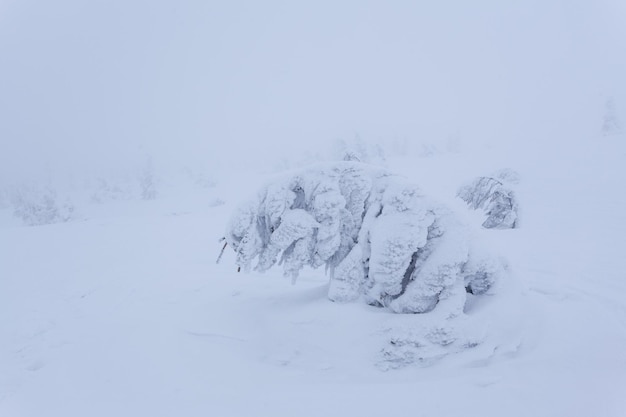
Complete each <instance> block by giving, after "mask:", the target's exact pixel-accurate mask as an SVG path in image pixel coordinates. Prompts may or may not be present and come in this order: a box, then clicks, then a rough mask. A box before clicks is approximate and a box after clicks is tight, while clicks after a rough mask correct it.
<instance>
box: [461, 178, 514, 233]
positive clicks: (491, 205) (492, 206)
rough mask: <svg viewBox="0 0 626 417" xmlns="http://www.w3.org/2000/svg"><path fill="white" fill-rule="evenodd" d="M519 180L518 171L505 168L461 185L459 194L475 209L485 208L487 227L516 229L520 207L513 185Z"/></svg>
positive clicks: (484, 223) (484, 224) (485, 223)
mask: <svg viewBox="0 0 626 417" xmlns="http://www.w3.org/2000/svg"><path fill="white" fill-rule="evenodd" d="M518 182H519V178H518V175H517V173H516V172H514V171H512V170H510V169H503V170H501V171H499V172H497V173H496V174H494V175H492V176H488V177H478V178H476V179H475V180H474V181H473V182H471V183H470V184H468V185H464V186H463V187H461V188H460V189H459V191H458V193H457V195H458V196H459V197H460V198H461V199H462V200H463V201H465V202H466V203H467V204H468V205H469V207H470V208H472V209H474V210H478V209H480V210H484V212H485V214H486V215H487V219H486V220H485V221H484V222H483V224H482V225H483V227H484V228H486V229H514V228H515V227H517V223H518V207H517V200H516V198H515V194H514V192H513V190H512V188H511V187H512V186H514V185H515V184H517V183H518Z"/></svg>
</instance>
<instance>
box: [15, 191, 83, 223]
mask: <svg viewBox="0 0 626 417" xmlns="http://www.w3.org/2000/svg"><path fill="white" fill-rule="evenodd" d="M12 204H13V213H14V215H15V216H16V217H19V218H20V219H21V220H22V221H23V222H24V224H26V225H28V226H40V225H44V224H52V223H62V222H67V221H69V220H70V219H72V217H73V215H74V205H73V204H72V203H71V201H70V200H69V199H66V200H65V201H63V202H59V199H58V198H57V194H56V192H55V191H54V190H53V189H51V188H45V189H43V190H37V189H35V188H22V189H19V190H17V191H15V193H14V194H13V198H12Z"/></svg>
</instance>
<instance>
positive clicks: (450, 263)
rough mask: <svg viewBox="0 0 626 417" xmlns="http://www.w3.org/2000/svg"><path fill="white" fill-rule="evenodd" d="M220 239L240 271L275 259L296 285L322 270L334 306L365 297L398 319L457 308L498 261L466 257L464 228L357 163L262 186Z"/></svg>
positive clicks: (397, 181) (407, 188) (482, 286)
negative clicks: (307, 272)
mask: <svg viewBox="0 0 626 417" xmlns="http://www.w3.org/2000/svg"><path fill="white" fill-rule="evenodd" d="M226 239H227V242H228V244H230V246H231V247H232V248H234V249H235V251H236V253H237V260H236V262H237V264H238V266H239V267H240V268H243V269H244V270H246V271H247V270H250V269H252V264H253V262H254V261H255V260H256V264H255V265H254V269H255V270H257V271H267V270H268V269H270V268H271V267H272V266H274V265H275V264H276V263H277V262H278V261H279V259H280V261H279V262H280V263H281V264H283V268H284V272H285V275H286V276H288V277H289V278H291V279H292V281H293V282H295V281H296V279H297V277H298V273H299V272H300V270H301V269H302V268H303V267H304V266H307V265H308V266H310V267H313V268H317V267H320V266H322V265H324V266H325V267H326V269H327V270H328V271H329V273H330V287H329V291H328V297H329V298H330V299H331V300H333V301H340V302H345V301H353V300H356V299H359V298H362V299H363V300H364V301H366V302H367V303H368V304H370V305H375V306H381V307H387V308H388V309H390V310H391V311H393V312H396V313H426V312H430V311H432V310H433V309H435V307H437V306H445V307H443V308H444V309H445V312H446V314H447V316H448V317H455V316H458V315H460V314H461V313H462V312H463V308H464V305H465V299H466V293H468V292H469V293H472V294H476V295H479V294H483V293H485V292H487V291H488V290H489V288H490V287H491V285H492V284H493V282H494V279H495V277H496V276H497V275H498V274H500V273H501V268H499V267H498V262H496V261H491V260H475V259H473V258H471V257H470V253H471V252H470V244H469V237H468V232H467V229H466V228H465V227H464V226H463V225H462V224H461V223H459V222H458V221H457V220H456V219H455V218H454V216H453V215H452V213H451V212H450V211H449V210H447V209H446V208H444V207H442V206H440V205H437V204H435V203H433V202H431V201H430V200H429V199H427V198H425V197H424V196H423V195H422V193H421V192H420V190H419V188H418V187H416V186H415V185H413V184H411V183H409V182H407V181H406V180H405V179H403V178H402V177H399V176H394V175H391V174H389V173H388V172H386V171H384V170H382V169H378V168H374V167H372V166H369V165H364V164H361V163H357V162H340V163H336V164H332V165H322V166H317V167H315V168H310V169H307V170H305V171H303V172H300V173H298V174H295V175H291V176H288V177H286V178H283V179H280V180H278V181H276V182H274V183H272V184H271V185H268V186H267V187H265V188H264V189H263V190H262V191H261V192H260V193H259V195H258V198H257V199H256V200H255V201H253V202H250V203H248V204H247V205H245V206H243V207H241V208H240V209H239V210H238V211H237V212H236V213H235V214H234V215H233V217H232V220H231V223H230V226H229V227H228V231H227V235H226Z"/></svg>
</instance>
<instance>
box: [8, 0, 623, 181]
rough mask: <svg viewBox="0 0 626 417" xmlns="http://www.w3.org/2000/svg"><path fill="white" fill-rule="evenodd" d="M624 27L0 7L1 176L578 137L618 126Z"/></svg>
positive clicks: (362, 10)
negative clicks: (374, 144)
mask: <svg viewBox="0 0 626 417" xmlns="http://www.w3.org/2000/svg"><path fill="white" fill-rule="evenodd" d="M624 22H626V2H624V1H623V0H594V1H591V0H590V1H576V0H567V1H565V0H564V1H529V0H524V1H497V0H492V1H476V2H468V1H460V0H457V1H439V2H425V1H364V0H358V1H357V0H355V1H352V0H350V1H310V2H304V1H200V0H188V1H173V0H172V1H163V0H55V1H48V0H38V1H35V0H0V144H1V147H0V166H1V168H2V170H0V173H2V175H4V176H5V178H6V177H7V176H19V175H22V174H23V173H25V172H28V171H30V170H37V169H39V168H40V167H41V166H52V167H67V168H68V169H77V170H78V169H81V167H85V166H91V165H94V164H102V165H115V164H120V165H124V164H128V163H132V162H133V161H136V160H137V158H143V157H144V156H145V155H152V157H153V158H154V159H155V161H165V160H168V161H176V162H181V163H182V162H187V161H189V163H191V164H198V163H200V162H205V161H206V163H207V164H211V163H216V162H217V161H221V162H222V163H223V162H224V160H227V161H231V162H232V161H235V160H236V158H235V156H238V157H241V158H242V160H249V159H251V158H253V157H256V156H258V155H264V154H268V153H270V152H282V151H280V149H281V148H285V149H287V150H289V149H294V148H298V147H308V148H311V147H314V146H315V145H313V144H314V143H315V142H316V141H322V142H323V141H329V140H332V139H336V138H351V137H353V136H354V135H355V134H359V135H360V136H361V137H364V138H366V139H368V140H377V139H379V138H387V139H388V138H394V137H398V138H406V139H409V140H411V141H418V140H426V141H430V140H432V141H434V140H441V139H445V138H446V137H449V136H451V135H455V136H457V137H460V138H462V139H463V140H466V141H478V140H487V141H499V140H503V141H505V140H512V141H521V140H524V138H526V139H528V138H530V137H538V136H541V135H542V134H544V133H546V132H548V133H550V134H561V135H568V134H570V132H572V131H575V130H580V129H583V130H584V129H586V128H589V127H590V126H593V125H594V123H596V120H595V119H597V118H598V117H599V116H598V115H597V114H594V112H600V111H601V106H602V103H603V101H604V100H605V98H606V96H608V95H613V96H615V97H616V105H617V106H618V110H619V111H621V112H622V113H623V110H624V109H623V107H624V106H626V102H623V101H624V97H626V94H625V87H626V82H625V81H624V80H625V79H626V76H625V74H626V47H625V45H626V24H625V23H624ZM620 99H622V101H620ZM598 129H599V127H598ZM559 132H560V133H559Z"/></svg>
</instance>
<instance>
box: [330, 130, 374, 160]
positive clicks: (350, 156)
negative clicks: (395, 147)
mask: <svg viewBox="0 0 626 417" xmlns="http://www.w3.org/2000/svg"><path fill="white" fill-rule="evenodd" d="M332 159H334V160H340V161H354V162H365V163H368V164H373V165H381V166H385V164H386V158H385V152H384V151H383V148H382V147H381V146H380V145H379V144H373V143H368V142H365V141H364V140H363V139H361V137H359V136H358V135H357V136H356V137H355V138H354V139H353V140H344V139H339V140H337V141H336V142H335V145H334V151H333V158H332Z"/></svg>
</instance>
